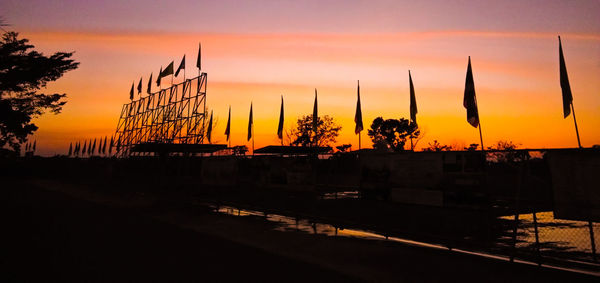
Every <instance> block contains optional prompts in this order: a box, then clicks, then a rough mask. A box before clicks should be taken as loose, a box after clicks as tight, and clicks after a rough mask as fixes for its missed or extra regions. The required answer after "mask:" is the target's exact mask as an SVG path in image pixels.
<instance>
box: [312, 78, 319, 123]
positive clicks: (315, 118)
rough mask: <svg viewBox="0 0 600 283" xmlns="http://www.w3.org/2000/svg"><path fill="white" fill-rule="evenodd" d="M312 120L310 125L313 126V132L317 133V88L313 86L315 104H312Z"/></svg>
mask: <svg viewBox="0 0 600 283" xmlns="http://www.w3.org/2000/svg"><path fill="white" fill-rule="evenodd" d="M312 118H313V122H312V126H313V131H314V132H315V134H316V133H317V125H318V121H319V115H318V111H317V89H316V88H315V105H314V106H313V116H312Z"/></svg>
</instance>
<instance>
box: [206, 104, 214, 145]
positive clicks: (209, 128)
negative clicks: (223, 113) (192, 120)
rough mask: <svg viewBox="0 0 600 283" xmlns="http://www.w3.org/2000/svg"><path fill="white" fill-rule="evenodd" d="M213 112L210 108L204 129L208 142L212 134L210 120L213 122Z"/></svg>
mask: <svg viewBox="0 0 600 283" xmlns="http://www.w3.org/2000/svg"><path fill="white" fill-rule="evenodd" d="M212 118H213V112H212V110H210V120H208V129H206V137H207V138H208V143H210V138H211V135H212V122H213V119H212Z"/></svg>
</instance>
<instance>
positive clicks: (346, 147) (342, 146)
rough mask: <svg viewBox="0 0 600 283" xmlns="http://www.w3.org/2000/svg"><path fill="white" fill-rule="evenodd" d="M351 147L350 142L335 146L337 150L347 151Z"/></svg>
mask: <svg viewBox="0 0 600 283" xmlns="http://www.w3.org/2000/svg"><path fill="white" fill-rule="evenodd" d="M351 147H352V145H351V144H343V145H339V146H336V147H335V148H337V150H338V152H348V150H349V149H350V148H351Z"/></svg>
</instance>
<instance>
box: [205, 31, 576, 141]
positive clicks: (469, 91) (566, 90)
mask: <svg viewBox="0 0 600 283" xmlns="http://www.w3.org/2000/svg"><path fill="white" fill-rule="evenodd" d="M558 44H559V61H560V62H559V63H560V70H559V71H560V86H561V89H562V98H563V113H564V118H567V117H568V116H569V115H570V114H571V112H572V113H573V120H574V122H575V131H576V133H577V142H578V145H579V147H581V142H580V139H579V130H578V128H577V120H576V118H575V110H574V107H573V94H572V93H571V86H570V84H569V77H568V74H567V68H566V64H565V58H564V55H563V50H562V42H561V39H560V36H559V37H558ZM408 81H409V89H410V122H411V123H414V124H417V113H418V108H417V99H416V95H415V88H414V84H413V81H412V75H411V73H410V70H409V71H408ZM356 92H357V98H356V111H355V115H354V123H355V127H354V133H355V134H357V135H359V149H360V147H361V145H360V133H361V132H362V131H363V130H364V125H363V121H362V109H361V102H360V81H357V87H356ZM463 107H464V108H465V109H466V110H467V122H468V123H469V124H470V125H471V126H473V127H475V128H478V129H479V137H480V142H481V148H482V149H484V145H483V135H482V131H481V122H480V120H479V109H478V106H477V96H476V94H475V82H474V79H473V70H472V67H471V56H469V57H468V63H467V74H466V78H465V91H464V96H463ZM211 115H212V114H211ZM279 115H280V116H279V125H278V127H277V136H278V137H279V139H283V136H282V132H283V115H284V114H283V96H282V97H281V110H280V114H279ZM230 116H231V108H230ZM252 118H253V117H252V104H251V105H250V117H249V123H248V140H250V138H251V137H252V125H253V121H252ZM312 118H313V121H312V128H313V131H314V132H315V133H316V132H317V128H318V99H317V89H316V88H315V101H314V106H313V116H312ZM229 119H230V118H228V121H227V130H226V132H225V134H226V135H227V139H228V140H229ZM282 143H283V140H282Z"/></svg>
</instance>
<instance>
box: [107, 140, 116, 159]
mask: <svg viewBox="0 0 600 283" xmlns="http://www.w3.org/2000/svg"><path fill="white" fill-rule="evenodd" d="M114 142H115V141H114V140H113V137H112V136H111V137H110V144H109V146H108V155H110V154H112V148H113V146H114Z"/></svg>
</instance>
